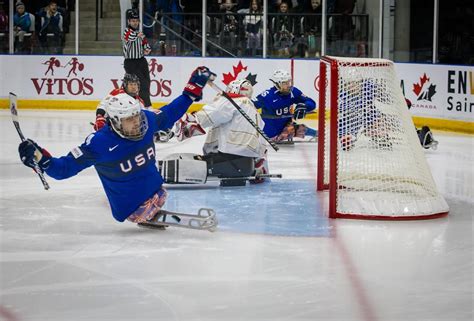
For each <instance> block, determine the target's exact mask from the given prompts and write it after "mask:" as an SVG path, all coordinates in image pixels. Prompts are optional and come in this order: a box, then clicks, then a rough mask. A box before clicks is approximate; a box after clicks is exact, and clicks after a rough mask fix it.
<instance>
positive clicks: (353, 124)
mask: <svg viewBox="0 0 474 321" xmlns="http://www.w3.org/2000/svg"><path fill="white" fill-rule="evenodd" d="M389 92H390V91H389V90H388V89H387V88H386V83H385V82H384V80H383V79H375V80H364V79H353V80H348V81H345V82H343V83H341V89H340V92H339V97H338V100H339V102H338V104H339V115H338V137H339V141H340V143H341V148H342V150H344V151H348V150H351V149H352V148H354V146H355V144H356V142H357V141H358V140H359V139H360V138H361V137H362V136H365V137H367V138H368V139H369V142H370V145H369V146H372V147H376V148H377V149H383V150H391V149H392V144H393V139H391V135H389V133H392V134H393V133H395V132H396V131H397V130H399V128H400V126H401V124H400V122H399V121H398V119H397V118H396V117H394V116H393V115H392V114H393V112H392V109H393V108H392V106H393V102H392V100H393V99H394V98H393V97H391V96H389V95H388V93H389ZM361 145H362V144H361Z"/></svg>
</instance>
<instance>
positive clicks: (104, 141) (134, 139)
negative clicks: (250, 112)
mask: <svg viewBox="0 0 474 321" xmlns="http://www.w3.org/2000/svg"><path fill="white" fill-rule="evenodd" d="M214 77H215V74H213V73H212V72H211V71H210V70H209V69H208V68H207V67H198V68H197V69H196V70H195V71H194V72H193V73H192V75H191V77H190V79H189V81H188V83H187V85H186V87H185V88H184V91H183V93H182V95H180V96H179V97H177V98H175V99H174V100H173V101H172V102H171V103H170V104H168V105H166V106H164V107H162V108H161V109H160V110H158V111H156V112H153V111H148V110H144V109H142V108H141V107H140V103H139V102H138V101H137V100H136V99H135V98H133V97H131V96H130V95H128V94H126V93H122V94H118V95H116V96H114V97H111V98H110V99H109V102H108V104H107V106H106V112H107V115H108V117H107V124H106V125H105V126H104V127H102V128H101V129H100V130H98V131H97V132H95V133H92V134H90V135H89V136H88V137H87V138H86V139H85V142H84V143H83V144H82V145H80V146H78V147H75V148H73V149H72V151H71V152H69V153H68V154H67V155H66V156H62V157H59V158H56V157H52V156H51V154H50V153H49V152H47V151H46V150H45V149H43V148H41V147H40V146H39V145H38V144H37V143H35V142H34V141H33V140H30V139H28V140H25V141H23V142H22V143H21V144H20V146H19V153H20V159H21V160H22V162H23V163H24V164H25V165H26V166H28V167H32V168H34V166H35V165H36V164H37V165H39V167H40V169H41V170H42V171H45V172H46V174H48V175H49V176H51V177H53V178H55V179H66V178H69V177H72V176H74V175H76V174H78V173H79V172H80V171H82V170H83V169H85V168H87V167H90V166H94V167H95V169H96V171H97V173H98V175H99V178H100V180H101V182H102V185H103V187H104V190H105V193H106V195H107V198H108V200H109V203H110V207H111V210H112V215H113V217H114V218H115V219H116V220H117V221H119V222H123V221H125V220H128V221H131V222H133V223H140V224H147V223H148V222H154V223H156V221H157V219H158V218H160V217H161V216H164V217H165V216H166V215H162V214H163V213H161V214H160V211H161V208H162V207H163V205H164V203H165V201H166V197H167V192H166V190H165V189H164V188H163V187H162V184H163V178H162V177H161V175H160V172H159V171H158V168H157V166H156V160H155V145H154V142H153V135H154V133H155V132H157V131H159V130H161V129H163V128H170V127H172V125H173V124H174V123H175V122H176V121H177V120H178V119H180V118H181V116H183V115H184V114H185V113H186V111H187V110H188V107H189V106H190V105H191V104H192V103H193V101H198V100H200V99H201V98H202V91H203V88H204V86H205V85H206V83H207V82H208V81H209V80H212V79H213V78H214ZM163 221H164V218H163ZM174 225H176V224H174Z"/></svg>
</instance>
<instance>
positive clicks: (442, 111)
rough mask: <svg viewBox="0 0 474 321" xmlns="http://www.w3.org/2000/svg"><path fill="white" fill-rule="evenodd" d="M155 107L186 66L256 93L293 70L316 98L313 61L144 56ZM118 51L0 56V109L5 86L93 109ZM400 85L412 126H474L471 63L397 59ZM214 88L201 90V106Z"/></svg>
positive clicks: (115, 73)
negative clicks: (279, 73) (250, 84)
mask: <svg viewBox="0 0 474 321" xmlns="http://www.w3.org/2000/svg"><path fill="white" fill-rule="evenodd" d="M148 62H149V67H150V78H151V86H150V93H151V96H152V97H151V98H152V102H153V106H155V107H160V106H162V105H163V104H166V103H167V102H169V101H171V100H172V99H173V98H174V97H176V96H177V95H179V94H180V93H181V92H182V89H183V87H184V85H185V84H186V81H187V80H188V78H189V75H190V73H191V71H192V70H193V69H194V68H195V67H197V66H200V65H205V66H208V67H209V68H210V69H211V70H212V71H214V72H216V73H217V75H218V78H217V80H216V83H217V84H218V85H219V86H220V87H222V88H224V87H225V85H224V83H225V82H226V81H228V80H229V79H233V78H235V77H238V78H240V77H247V76H249V77H252V79H254V80H255V81H256V84H255V86H254V90H255V93H260V92H262V91H263V90H265V89H267V88H269V87H271V86H272V84H271V82H270V81H269V78H270V76H271V74H272V72H273V71H274V70H276V69H279V68H283V69H287V70H289V71H291V72H292V74H293V76H294V84H295V86H296V87H298V88H300V89H301V90H302V91H303V92H304V93H305V94H307V95H308V96H310V97H312V98H314V99H315V100H317V98H318V79H319V77H318V73H319V61H318V60H291V59H244V58H242V59H241V58H199V57H189V58H187V57H148ZM123 70H124V69H123V58H122V57H118V56H18V55H2V56H0V71H1V75H2V76H1V77H0V108H8V93H9V92H14V93H16V94H17V95H18V96H19V108H28V109H64V110H68V109H85V110H87V109H90V110H94V109H95V107H96V106H97V103H98V102H99V101H100V99H102V98H103V97H104V96H105V95H106V94H107V93H108V92H109V91H110V90H111V89H113V88H114V87H117V86H119V85H120V79H121V78H122V76H123V73H124V71H123ZM396 71H397V75H398V78H399V81H400V86H401V88H402V90H403V92H404V94H405V96H406V98H408V99H409V100H410V101H411V102H412V104H413V107H412V109H411V111H412V113H413V116H414V121H415V124H416V125H417V126H420V125H429V126H431V127H432V128H436V129H442V130H450V131H459V132H467V133H474V117H473V109H474V98H473V97H474V67H473V66H450V65H431V64H404V63H398V64H396ZM214 95H215V92H214V91H213V90H212V89H211V88H206V89H205V91H204V99H203V101H201V102H199V103H196V104H194V105H193V106H192V108H191V110H198V109H199V108H200V107H201V106H202V104H203V103H206V102H209V101H210V100H212V97H214Z"/></svg>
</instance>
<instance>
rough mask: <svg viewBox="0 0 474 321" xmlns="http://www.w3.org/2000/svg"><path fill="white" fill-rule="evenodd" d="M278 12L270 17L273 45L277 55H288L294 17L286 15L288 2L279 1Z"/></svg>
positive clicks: (291, 40) (293, 28)
mask: <svg viewBox="0 0 474 321" xmlns="http://www.w3.org/2000/svg"><path fill="white" fill-rule="evenodd" d="M279 10H280V11H279V12H278V13H280V14H279V15H277V16H275V17H274V18H273V19H272V30H273V41H274V47H275V49H276V50H277V54H278V55H279V56H286V57H288V56H289V53H290V47H291V45H292V43H293V38H294V30H295V24H294V18H293V17H291V16H289V15H287V14H288V13H289V9H288V3H287V2H281V3H280V9H279Z"/></svg>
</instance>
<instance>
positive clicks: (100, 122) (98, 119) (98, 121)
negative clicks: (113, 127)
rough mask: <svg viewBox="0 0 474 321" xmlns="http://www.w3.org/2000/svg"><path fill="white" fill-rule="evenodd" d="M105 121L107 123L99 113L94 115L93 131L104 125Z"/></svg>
mask: <svg viewBox="0 0 474 321" xmlns="http://www.w3.org/2000/svg"><path fill="white" fill-rule="evenodd" d="M106 123H107V121H106V119H105V117H104V116H103V115H101V114H98V115H97V116H96V117H95V123H94V130H95V131H98V130H100V129H101V128H102V127H104V126H105V124H106Z"/></svg>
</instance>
